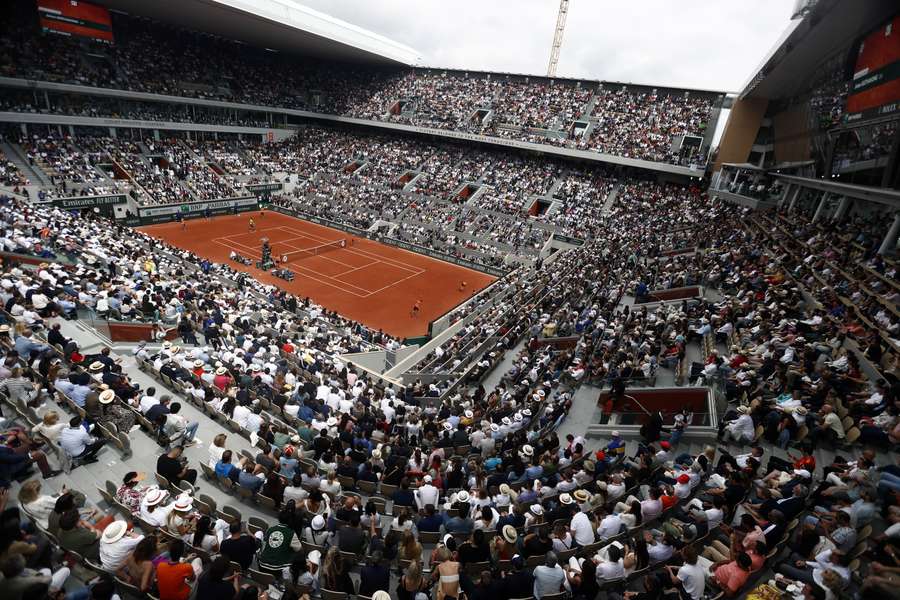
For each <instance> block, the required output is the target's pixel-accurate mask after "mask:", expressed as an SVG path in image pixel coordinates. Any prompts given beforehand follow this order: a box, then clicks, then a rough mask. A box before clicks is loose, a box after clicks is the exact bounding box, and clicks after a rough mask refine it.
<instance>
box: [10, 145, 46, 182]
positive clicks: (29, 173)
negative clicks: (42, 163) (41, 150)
mask: <svg viewBox="0 0 900 600" xmlns="http://www.w3.org/2000/svg"><path fill="white" fill-rule="evenodd" d="M0 151H2V152H3V154H4V155H6V158H8V159H9V160H11V161H12V162H13V164H15V165H16V167H17V168H18V169H19V170H20V171H21V172H22V174H23V175H25V177H27V178H28V179H29V181H31V182H32V183H35V184H38V185H41V186H51V185H52V184H51V182H50V177H48V176H47V174H46V173H44V172H43V171H42V170H41V169H40V167H38V166H37V165H32V164H30V163H29V162H28V158H27V157H26V155H25V151H24V150H22V147H21V146H19V145H18V144H13V143H11V142H2V143H0Z"/></svg>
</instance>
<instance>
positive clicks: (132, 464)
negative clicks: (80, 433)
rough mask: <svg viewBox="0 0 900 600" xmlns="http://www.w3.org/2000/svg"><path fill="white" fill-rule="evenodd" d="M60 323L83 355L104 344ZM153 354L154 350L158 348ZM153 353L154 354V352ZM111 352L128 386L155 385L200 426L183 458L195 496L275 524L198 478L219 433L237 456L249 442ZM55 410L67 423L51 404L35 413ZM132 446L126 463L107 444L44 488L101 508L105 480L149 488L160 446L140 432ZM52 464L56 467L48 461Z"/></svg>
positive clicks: (124, 352)
mask: <svg viewBox="0 0 900 600" xmlns="http://www.w3.org/2000/svg"><path fill="white" fill-rule="evenodd" d="M55 322H59V323H61V330H62V333H63V335H65V336H67V337H70V338H72V339H73V340H75V341H76V342H78V344H79V346H80V348H81V352H83V353H85V354H90V353H96V352H99V351H100V349H101V348H103V347H104V346H106V345H107V344H106V341H105V340H103V339H102V338H101V337H100V336H98V335H96V333H95V332H93V331H91V330H90V329H87V328H83V327H80V326H78V325H76V323H77V322H75V321H64V320H56V321H55ZM183 348H184V350H185V351H189V350H190V347H189V346H187V347H183ZM157 350H158V349H157ZM157 350H153V352H156V351H157ZM113 354H114V355H115V356H116V357H117V358H120V359H121V364H122V370H123V371H124V372H125V373H126V374H127V375H128V377H129V378H130V379H131V381H132V382H134V383H138V384H140V385H141V388H142V389H144V390H146V389H147V388H148V387H155V388H156V390H157V393H156V395H157V397H159V396H162V395H163V394H168V395H170V396H171V397H172V401H173V402H180V403H181V406H182V409H181V414H182V415H183V416H184V417H185V418H186V419H187V420H188V421H197V422H198V423H200V428H199V430H198V432H197V438H199V439H200V440H202V442H201V443H198V444H195V445H194V446H190V447H188V448H186V449H185V452H184V456H186V457H187V458H188V461H189V463H190V464H189V466H190V467H191V468H192V469H196V470H197V471H198V473H200V475H198V478H197V486H196V487H197V488H199V489H198V492H197V493H199V494H205V495H208V496H210V497H211V498H213V499H214V500H215V501H216V503H217V505H218V506H219V507H222V506H225V505H229V506H233V507H235V508H237V509H238V510H239V511H240V513H241V515H242V516H243V518H244V520H246V519H247V518H248V517H259V518H261V519H263V520H265V521H266V522H274V521H276V520H277V518H276V515H274V514H273V513H270V512H266V511H263V510H261V509H260V507H258V506H256V505H254V504H248V503H245V502H242V501H241V500H240V498H238V496H236V495H230V494H226V493H225V492H223V491H221V490H220V488H219V487H218V486H217V485H215V484H214V483H211V482H209V481H207V480H206V479H204V478H203V474H202V472H201V469H200V464H199V463H200V462H204V463H205V462H207V461H208V460H209V450H208V448H209V445H210V443H211V442H212V440H213V438H214V437H215V435H216V434H218V433H227V434H228V440H227V442H226V446H227V448H228V449H230V450H232V451H234V452H235V453H236V454H237V453H240V452H241V451H242V450H246V451H248V452H252V453H253V455H254V456H255V455H256V453H257V452H258V449H256V448H253V447H252V446H251V445H250V442H249V441H248V440H247V439H245V438H243V437H241V436H240V435H238V434H236V433H231V432H228V431H227V430H226V429H225V427H224V425H222V424H221V423H218V422H216V421H213V420H212V419H211V418H210V417H209V416H208V415H206V414H204V413H202V412H201V411H200V410H198V409H197V407H195V406H194V405H193V404H192V403H191V402H189V401H188V400H186V399H185V398H184V396H183V395H182V394H178V393H175V392H173V391H172V390H170V389H167V388H166V387H165V386H164V385H163V383H162V381H158V380H156V379H153V378H152V377H151V376H150V375H148V374H146V373H144V372H143V371H141V370H140V369H138V366H137V362H136V361H135V359H134V356H133V355H132V353H131V352H130V351H129V350H128V347H127V345H126V346H115V347H113ZM50 409H53V410H56V411H57V412H58V413H59V414H60V417H61V420H62V421H66V420H68V419H69V418H70V417H71V416H72V415H71V414H69V412H68V411H67V410H66V409H64V408H62V407H60V406H59V405H58V404H57V403H56V402H55V400H51V401H48V402H47V406H46V407H43V408H41V409H39V410H38V414H39V415H43V414H44V413H45V412H46V411H47V410H50ZM128 438H129V441H130V442H131V449H132V453H133V454H132V456H131V457H130V458H129V459H128V461H127V464H126V463H123V462H122V455H121V453H120V452H119V451H118V450H117V449H116V448H115V447H114V446H112V445H107V446H105V447H104V448H103V449H102V450H101V451H100V453H99V454H98V458H99V459H100V460H99V461H98V462H96V463H94V464H88V465H82V466H79V467H77V468H75V469H73V470H72V471H71V473H62V474H60V475H59V476H57V477H55V478H53V479H50V480H46V481H44V482H43V483H44V485H45V487H48V488H51V489H54V490H55V491H58V490H59V489H60V488H61V486H62V485H63V484H65V485H67V486H68V487H70V488H72V489H78V490H80V491H82V492H84V494H85V495H86V496H87V497H88V499H89V500H90V501H91V503H93V504H95V505H100V506H102V507H104V508H107V509H111V507H108V506H107V505H106V504H105V502H103V498H102V496H101V495H100V493H99V492H98V491H97V488H98V487H99V488H101V489H103V488H105V482H106V481H107V480H109V481H112V482H113V483H115V484H116V486H117V487H118V485H119V484H120V483H121V482H122V478H123V477H124V476H125V474H126V473H128V472H129V471H141V472H145V473H146V474H147V480H146V485H150V484H152V483H153V480H154V473H155V471H156V460H157V458H158V457H159V456H160V455H161V454H162V453H163V448H162V447H161V446H159V444H157V443H156V441H155V440H153V439H151V438H150V436H148V435H147V434H146V433H145V432H143V431H134V432H132V433H130V434H129V436H128ZM51 463H53V464H56V461H54V460H53V459H52V458H51Z"/></svg>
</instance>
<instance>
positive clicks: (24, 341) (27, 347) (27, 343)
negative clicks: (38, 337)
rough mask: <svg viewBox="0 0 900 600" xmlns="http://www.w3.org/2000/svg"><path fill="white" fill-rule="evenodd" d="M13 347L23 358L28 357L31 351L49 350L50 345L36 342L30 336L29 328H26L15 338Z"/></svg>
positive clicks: (38, 352)
mask: <svg viewBox="0 0 900 600" xmlns="http://www.w3.org/2000/svg"><path fill="white" fill-rule="evenodd" d="M15 347H16V352H18V353H19V356H21V357H22V358H24V359H27V358H28V357H30V356H31V354H32V353H36V354H43V353H45V352H47V351H48V350H50V346H48V345H47V344H42V343H40V342H36V341H34V340H33V339H32V338H31V330H30V329H26V330H25V331H23V332H22V335H20V336H19V337H17V338H16V341H15Z"/></svg>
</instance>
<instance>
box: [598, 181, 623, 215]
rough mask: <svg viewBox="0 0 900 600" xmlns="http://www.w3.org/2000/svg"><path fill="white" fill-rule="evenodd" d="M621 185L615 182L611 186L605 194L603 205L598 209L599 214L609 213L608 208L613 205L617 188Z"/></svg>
mask: <svg viewBox="0 0 900 600" xmlns="http://www.w3.org/2000/svg"><path fill="white" fill-rule="evenodd" d="M621 187H622V186H621V184H619V183H617V184H615V185H614V186H613V187H612V189H611V190H609V194H607V196H606V201H605V202H604V203H603V207H602V208H601V209H600V214H602V215H605V214H609V211H610V209H611V208H612V207H613V204H614V203H615V201H616V197H617V196H618V195H619V189H620V188H621Z"/></svg>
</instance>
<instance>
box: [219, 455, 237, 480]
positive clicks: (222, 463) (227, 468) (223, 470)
mask: <svg viewBox="0 0 900 600" xmlns="http://www.w3.org/2000/svg"><path fill="white" fill-rule="evenodd" d="M236 468H237V467H235V466H234V465H233V464H231V450H226V451H225V452H223V453H222V458H221V460H219V462H217V463H216V469H215V471H216V475H217V476H221V477H229V478H230V477H231V472H232V471H233V470H234V469H236Z"/></svg>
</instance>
